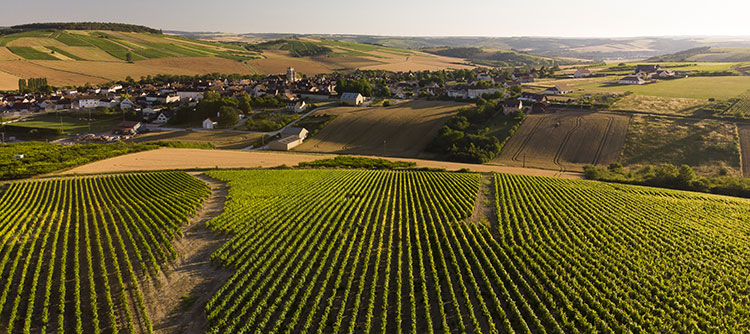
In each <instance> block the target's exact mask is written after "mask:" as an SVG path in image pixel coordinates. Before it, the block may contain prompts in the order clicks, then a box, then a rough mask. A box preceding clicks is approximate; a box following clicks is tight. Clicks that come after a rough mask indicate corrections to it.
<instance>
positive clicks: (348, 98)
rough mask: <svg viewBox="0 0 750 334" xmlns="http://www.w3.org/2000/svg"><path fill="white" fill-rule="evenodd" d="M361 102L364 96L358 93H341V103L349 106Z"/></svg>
mask: <svg viewBox="0 0 750 334" xmlns="http://www.w3.org/2000/svg"><path fill="white" fill-rule="evenodd" d="M362 102H365V97H364V96H362V94H360V93H343V94H341V103H342V104H346V105H350V106H358V105H360V104H362Z"/></svg>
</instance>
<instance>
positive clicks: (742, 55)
mask: <svg viewBox="0 0 750 334" xmlns="http://www.w3.org/2000/svg"><path fill="white" fill-rule="evenodd" d="M647 61H650V62H684V61H706V62H745V61H750V48H739V47H718V48H717V47H708V46H706V47H699V48H693V49H688V50H684V51H680V52H676V53H672V54H667V55H663V56H658V57H652V58H649V59H647Z"/></svg>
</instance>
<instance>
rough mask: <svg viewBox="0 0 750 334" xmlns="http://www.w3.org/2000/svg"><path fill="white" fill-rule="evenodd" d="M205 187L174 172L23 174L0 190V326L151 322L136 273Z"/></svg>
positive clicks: (150, 268)
mask: <svg viewBox="0 0 750 334" xmlns="http://www.w3.org/2000/svg"><path fill="white" fill-rule="evenodd" d="M209 193H210V191H209V189H208V186H207V185H206V184H205V183H203V182H201V181H199V180H197V179H195V178H193V177H191V176H189V175H187V174H185V173H181V172H167V173H150V174H131V175H120V176H106V177H83V178H63V179H50V180H44V181H27V182H18V183H12V184H10V185H9V186H8V187H7V189H4V191H3V192H2V194H1V195H0V244H1V245H2V248H1V249H0V273H1V275H0V306H1V307H2V310H1V313H0V319H1V320H2V325H0V330H2V331H3V332H7V333H17V332H18V333H20V332H23V333H29V332H34V333H49V332H57V333H117V332H122V333H125V332H128V333H138V332H148V333H150V332H152V328H151V324H150V321H149V317H148V314H146V305H145V303H144V299H143V295H142V294H141V290H140V288H139V281H140V280H141V279H144V278H148V277H150V276H153V275H155V274H156V273H157V272H158V271H159V270H160V267H161V266H162V264H163V263H165V262H166V261H169V260H170V259H173V258H174V257H175V256H176V252H175V250H174V248H173V247H172V244H171V243H170V242H171V240H172V239H173V238H174V237H175V235H178V234H179V233H180V226H181V225H182V224H183V223H185V222H187V219H188V216H189V215H191V214H193V213H194V212H195V208H196V207H198V206H199V205H200V204H201V203H202V201H203V200H204V199H205V198H206V197H207V196H208V194H209Z"/></svg>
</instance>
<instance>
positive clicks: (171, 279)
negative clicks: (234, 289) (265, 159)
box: [144, 173, 232, 333]
mask: <svg viewBox="0 0 750 334" xmlns="http://www.w3.org/2000/svg"><path fill="white" fill-rule="evenodd" d="M192 175H193V176H195V177H197V178H199V179H201V180H203V181H204V182H206V183H208V184H209V185H210V186H211V196H210V197H209V198H208V200H206V202H205V203H204V204H203V207H202V208H201V209H200V210H199V211H198V214H197V215H196V216H195V217H193V218H192V219H191V220H190V223H189V224H188V225H186V226H184V227H183V228H182V233H183V236H182V237H181V238H179V239H178V240H176V241H175V243H174V246H175V249H176V250H177V253H178V254H179V255H178V257H177V259H176V260H175V261H174V262H173V263H170V264H169V265H167V266H165V269H166V272H165V273H161V274H160V275H159V276H157V277H156V278H154V280H155V281H154V282H152V283H151V284H148V283H147V284H144V285H145V286H144V296H145V298H146V301H147V302H146V304H147V305H148V310H149V315H150V316H151V319H152V322H153V327H154V331H155V332H156V333H204V332H205V331H206V330H207V329H208V325H207V319H206V316H205V313H204V310H203V307H204V305H205V304H206V302H208V300H209V299H210V298H211V297H212V296H213V295H214V293H216V291H217V290H218V289H219V288H220V287H221V285H222V284H224V283H225V282H226V280H227V279H228V278H229V277H230V276H231V274H232V272H231V270H229V269H228V268H223V267H221V266H220V265H219V264H216V263H212V262H211V261H210V260H209V258H210V256H211V253H213V252H214V251H215V250H216V249H218V248H219V247H220V246H221V245H222V244H223V243H224V242H225V241H226V240H227V239H226V238H225V237H221V236H219V235H218V234H216V233H214V232H211V231H210V230H208V229H207V228H206V226H205V223H206V222H207V221H208V220H210V219H211V218H213V217H216V216H218V215H219V214H221V212H223V211H224V202H225V201H226V198H227V194H228V192H227V188H226V186H225V184H224V183H221V182H218V181H216V180H214V179H211V178H209V177H207V176H205V175H203V174H200V175H198V173H193V174H192Z"/></svg>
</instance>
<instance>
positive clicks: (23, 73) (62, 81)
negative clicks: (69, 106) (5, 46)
mask: <svg viewBox="0 0 750 334" xmlns="http://www.w3.org/2000/svg"><path fill="white" fill-rule="evenodd" d="M47 62H52V63H55V64H62V63H77V62H72V61H71V62H63V61H59V60H50V61H47ZM87 63H88V62H82V64H84V65H85V64H87ZM0 71H2V72H6V73H9V74H12V75H14V76H17V77H21V78H47V80H48V81H49V84H50V85H53V86H73V85H81V84H85V83H87V82H88V83H91V84H100V83H105V82H107V81H110V80H111V79H106V78H101V77H97V76H92V75H86V74H82V73H71V72H65V71H60V70H56V69H54V68H47V67H44V66H40V65H38V64H35V63H34V62H31V61H25V60H6V61H0ZM10 89H18V82H16V83H15V84H14V85H13V87H11V88H10Z"/></svg>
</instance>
